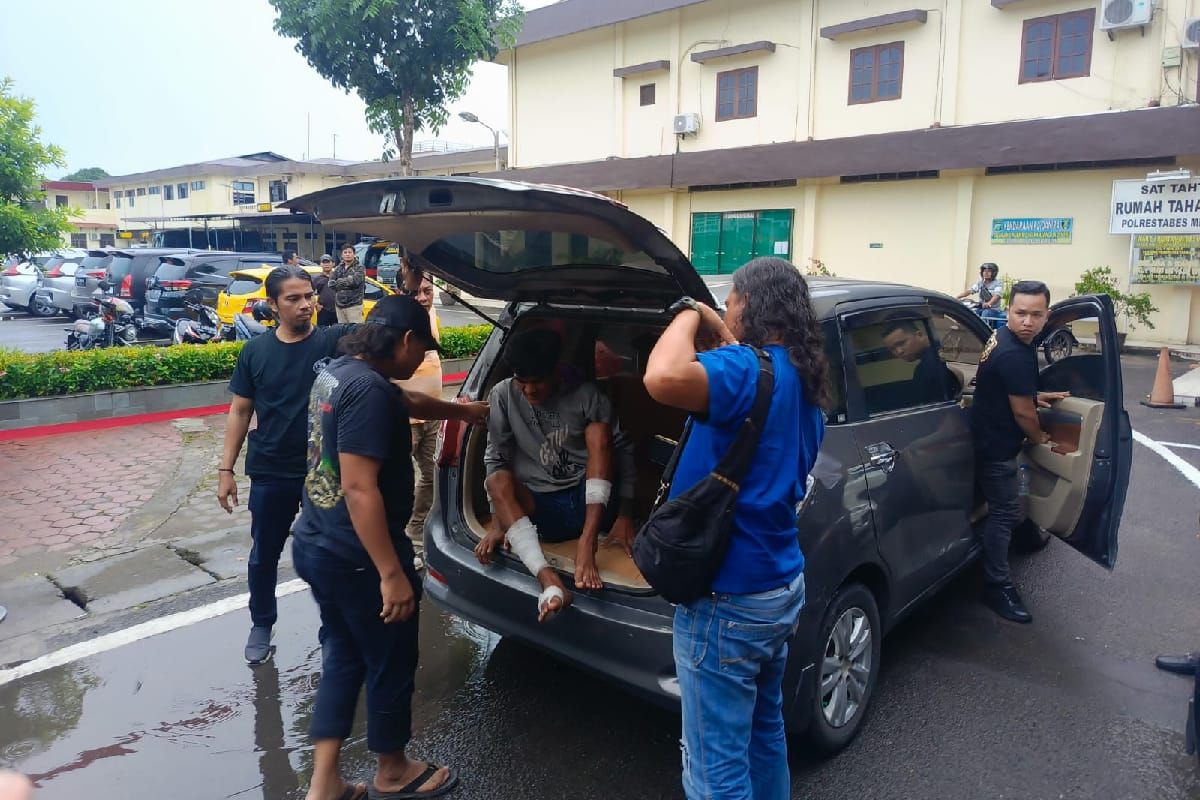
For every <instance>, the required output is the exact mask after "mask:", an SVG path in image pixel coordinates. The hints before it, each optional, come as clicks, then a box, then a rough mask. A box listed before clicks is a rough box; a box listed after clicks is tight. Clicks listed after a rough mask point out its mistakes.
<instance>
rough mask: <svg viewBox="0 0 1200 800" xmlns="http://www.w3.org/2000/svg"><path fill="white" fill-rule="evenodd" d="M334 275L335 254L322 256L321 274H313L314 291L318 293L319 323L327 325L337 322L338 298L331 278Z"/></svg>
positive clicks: (319, 324) (322, 325)
mask: <svg viewBox="0 0 1200 800" xmlns="http://www.w3.org/2000/svg"><path fill="white" fill-rule="evenodd" d="M332 275H333V256H331V255H329V253H326V254H325V255H323V256H321V274H320V275H315V276H313V282H312V283H313V291H315V292H316V293H317V325H318V326H319V327H322V328H323V327H325V326H326V325H333V324H335V323H336V322H337V308H336V306H337V299H336V298H335V296H334V294H335V293H334V290H333V287H332V286H330V285H329V279H330V277H331V276H332Z"/></svg>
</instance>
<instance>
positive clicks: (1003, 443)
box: [971, 328, 1038, 461]
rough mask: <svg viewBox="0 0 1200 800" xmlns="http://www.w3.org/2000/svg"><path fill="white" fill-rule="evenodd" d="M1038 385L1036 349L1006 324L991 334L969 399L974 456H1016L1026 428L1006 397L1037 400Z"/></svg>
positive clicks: (990, 458) (994, 458)
mask: <svg viewBox="0 0 1200 800" xmlns="http://www.w3.org/2000/svg"><path fill="white" fill-rule="evenodd" d="M1037 385H1038V368H1037V351H1036V350H1034V348H1033V347H1031V346H1029V345H1027V344H1024V343H1023V342H1022V341H1021V340H1020V339H1018V338H1017V337H1016V336H1015V335H1013V333H1012V331H1010V330H1009V329H1008V328H1000V329H999V330H997V331H996V332H995V333H994V334H992V338H991V340H989V341H988V344H987V347H985V348H984V349H983V355H982V356H980V359H979V372H978V373H976V377H975V397H974V398H973V399H972V402H971V433H972V434H973V436H974V439H975V457H976V458H979V459H981V460H984V461H1007V460H1009V459H1010V458H1016V457H1017V454H1018V453H1020V452H1021V445H1022V444H1023V443H1024V442H1025V432H1024V431H1022V430H1021V426H1020V425H1018V424H1017V419H1016V417H1014V416H1013V412H1012V405H1011V404H1010V403H1009V401H1008V398H1009V397H1010V396H1014V397H1030V398H1033V399H1034V402H1035V403H1036V402H1037Z"/></svg>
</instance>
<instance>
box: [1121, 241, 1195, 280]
mask: <svg viewBox="0 0 1200 800" xmlns="http://www.w3.org/2000/svg"><path fill="white" fill-rule="evenodd" d="M1131 267H1132V268H1131V269H1130V274H1129V282H1130V283H1160V284H1177V285H1178V284H1190V285H1195V284H1200V235H1195V234H1185V233H1181V234H1177V235H1160V236H1154V235H1149V234H1139V235H1137V236H1134V237H1133V263H1132V265H1131Z"/></svg>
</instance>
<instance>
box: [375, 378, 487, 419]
mask: <svg viewBox="0 0 1200 800" xmlns="http://www.w3.org/2000/svg"><path fill="white" fill-rule="evenodd" d="M392 385H393V386H396V388H398V389H400V392H401V393H402V394H403V395H404V405H405V406H406V407H407V408H408V413H409V414H411V415H412V416H414V417H416V418H417V419H457V420H461V421H463V422H469V423H470V424H472V425H485V424H487V421H488V404H487V403H486V402H482V401H475V402H470V403H451V402H448V401H446V400H440V399H438V398H436V397H433V396H432V395H428V394H425V393H423V392H414V391H411V390H409V389H405V388H403V387H400V386H399V385H398V384H397V383H396V382H395V381H393V382H392Z"/></svg>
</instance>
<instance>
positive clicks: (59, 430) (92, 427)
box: [0, 372, 467, 442]
mask: <svg viewBox="0 0 1200 800" xmlns="http://www.w3.org/2000/svg"><path fill="white" fill-rule="evenodd" d="M466 379H467V373H465V372H456V373H454V374H453V375H444V376H442V385H443V386H444V385H447V384H452V383H462V382H463V381H465V380H466ZM228 411H229V404H228V403H223V404H221V405H217V406H200V407H198V408H180V409H176V410H175V411H155V412H153V413H150V414H130V415H128V416H124V417H105V418H103V419H88V420H82V421H80V422H59V423H55V424H52V425H34V426H32V427H29V428H17V429H15V430H10V431H0V442H12V441H16V440H18V439H36V438H38V437H39V436H59V435H61V434H64V433H81V432H87V431H99V430H104V429H105V428H123V427H126V426H130V425H141V424H143V423H147V422H165V421H166V420H171V419H183V418H184V417H209V416H213V415H214V414H224V413H226V412H228Z"/></svg>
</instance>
